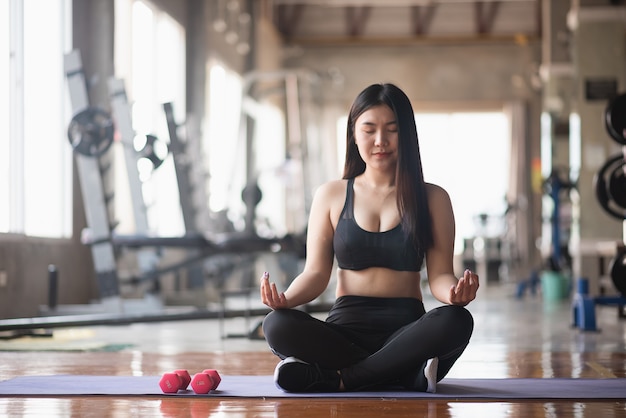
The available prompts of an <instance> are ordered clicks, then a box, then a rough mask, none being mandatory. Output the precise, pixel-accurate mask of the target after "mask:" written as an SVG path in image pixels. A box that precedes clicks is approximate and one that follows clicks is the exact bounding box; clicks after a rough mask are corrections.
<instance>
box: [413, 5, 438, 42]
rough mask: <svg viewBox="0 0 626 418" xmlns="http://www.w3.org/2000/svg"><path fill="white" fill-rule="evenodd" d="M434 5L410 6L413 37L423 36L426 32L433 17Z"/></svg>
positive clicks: (435, 7)
mask: <svg viewBox="0 0 626 418" xmlns="http://www.w3.org/2000/svg"><path fill="white" fill-rule="evenodd" d="M435 9H437V5H436V4H430V5H428V6H411V25H412V28H413V34H414V35H417V36H419V35H424V34H426V33H427V32H428V28H429V27H430V24H431V22H432V21H433V17H434V16H435Z"/></svg>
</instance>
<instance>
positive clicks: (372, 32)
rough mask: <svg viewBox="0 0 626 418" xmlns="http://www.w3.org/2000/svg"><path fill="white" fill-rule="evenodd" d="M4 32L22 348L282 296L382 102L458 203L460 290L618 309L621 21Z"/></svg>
mask: <svg viewBox="0 0 626 418" xmlns="http://www.w3.org/2000/svg"><path fill="white" fill-rule="evenodd" d="M0 19H2V20H1V23H2V24H1V25H0V26H2V27H3V28H5V29H4V30H3V31H2V33H0V51H2V54H0V78H1V79H2V80H4V82H3V86H4V87H3V89H2V91H3V92H4V94H2V95H1V98H0V166H1V167H2V169H1V170H2V174H1V175H0V319H1V320H2V322H3V324H4V328H3V332H15V330H20V329H21V331H24V330H25V329H29V328H31V329H34V328H35V327H29V326H28V323H27V322H19V321H15V320H16V319H29V320H34V321H35V322H37V321H38V320H39V319H41V320H43V318H46V317H54V318H62V317H63V316H64V315H67V314H77V315H84V318H86V320H88V319H89V318H93V317H92V316H90V315H94V314H102V313H104V314H111V315H112V316H111V318H112V319H111V321H110V322H111V323H115V322H116V321H117V322H121V320H120V319H119V314H122V315H124V314H129V315H130V314H132V317H133V319H134V320H137V321H141V320H142V316H143V318H144V319H145V318H152V319H154V318H157V317H160V318H162V319H163V320H167V319H168V315H171V318H176V315H181V316H182V317H184V316H185V315H188V316H187V317H188V318H193V317H194V316H195V317H197V318H198V317H203V316H205V317H207V318H209V317H215V316H216V315H217V316H219V315H225V314H228V313H229V312H228V309H226V307H225V306H226V302H227V301H228V298H229V297H232V298H233V300H235V306H240V305H237V304H236V303H237V300H236V299H237V297H241V296H244V299H245V303H246V304H249V303H252V304H254V303H257V302H258V301H256V300H255V295H254V287H255V284H256V281H257V278H258V277H260V273H261V272H262V271H264V270H271V271H273V272H275V273H273V276H274V277H277V278H280V281H281V282H282V284H283V285H285V286H286V285H287V283H288V281H289V279H290V278H291V277H293V276H294V275H295V274H296V273H297V271H298V269H299V267H300V266H301V262H302V255H303V248H302V244H303V237H304V236H305V235H306V230H305V228H306V219H307V209H308V204H309V202H310V198H311V195H312V192H313V190H314V189H315V187H316V186H317V185H318V184H320V183H321V182H323V181H326V180H328V179H331V178H336V177H338V176H340V175H341V169H342V166H341V165H342V161H343V154H342V152H343V151H342V150H343V147H344V146H345V144H344V140H345V139H344V138H345V120H346V114H347V111H348V109H349V106H350V103H351V102H352V100H353V99H354V97H355V96H356V94H357V93H358V92H359V91H360V90H361V89H363V88H364V87H365V86H367V85H369V84H371V83H376V82H387V81H389V82H393V83H396V84H397V85H399V86H400V87H401V88H403V89H404V90H405V91H406V92H407V94H408V95H409V97H410V98H411V99H412V101H413V105H414V108H415V110H416V120H417V122H418V125H417V126H418V134H419V136H420V144H421V149H422V155H423V159H424V170H425V176H426V178H427V180H428V181H432V182H435V183H439V184H441V185H442V186H444V187H445V188H446V189H448V190H449V192H450V194H451V198H452V200H453V204H454V209H455V212H456V216H457V224H458V227H457V232H458V237H457V238H458V239H457V243H456V248H455V253H456V255H457V265H458V268H459V271H462V270H461V269H462V268H464V267H466V266H469V267H472V268H475V269H476V270H477V271H478V272H479V274H481V277H482V281H483V283H484V285H485V286H490V285H493V286H502V285H506V286H509V288H510V289H514V290H513V292H515V293H516V295H517V296H518V297H520V298H521V297H523V294H524V292H528V291H530V290H529V289H531V288H532V289H533V291H534V290H535V287H534V286H537V289H538V290H539V291H543V292H545V294H546V295H547V292H548V291H550V292H554V291H555V290H554V288H553V287H554V286H551V285H549V284H547V280H550V279H552V278H555V277H557V278H558V279H559V280H563V281H564V282H565V284H564V285H563V286H562V288H559V289H557V290H556V292H557V293H558V294H557V295H556V296H554V295H552V296H551V297H556V298H572V299H574V298H575V297H576V296H580V294H578V295H577V293H580V292H579V291H580V289H579V288H578V283H579V282H578V279H580V278H585V279H587V282H585V285H586V286H587V287H586V288H585V291H586V292H587V295H588V296H590V297H591V299H590V303H592V304H594V303H598V304H600V303H603V302H608V303H610V304H613V305H618V306H620V307H622V308H623V293H624V292H626V290H623V289H624V287H622V290H621V291H620V286H624V283H625V281H626V274H625V273H624V265H623V262H622V258H623V252H622V247H623V241H624V213H626V212H625V210H626V209H625V207H626V206H625V205H626V199H624V197H623V196H624V195H623V193H624V190H626V188H624V183H623V180H624V174H623V169H622V166H623V164H624V161H623V154H622V153H623V148H622V147H623V144H624V143H626V142H625V140H624V132H626V131H623V128H624V126H625V125H626V122H625V121H624V120H625V119H626V110H625V109H626V108H625V107H624V98H623V94H624V93H625V92H626V36H625V35H626V33H625V29H626V6H625V5H624V2H623V1H611V0H553V1H550V0H502V1H454V0H450V1H448V0H436V1H432V2H423V1H418V0H394V1H388V2H386V1H373V0H337V1H324V0H258V1H255V0H210V1H206V0H181V1H168V0H76V1H72V0H8V1H4V2H2V3H1V4H0ZM620 155H622V157H620ZM609 161H613V164H617V167H618V168H617V169H615V168H611V170H613V171H611V172H610V173H609V174H612V175H610V176H609V177H610V178H609V179H608V180H606V181H602V179H599V173H600V172H601V171H610V170H609V169H608V168H607V167H606V165H607V164H608V162H609ZM465 168H468V169H469V170H468V169H465ZM603 169H604V170H603ZM468 174H469V175H468ZM605 183H607V184H606V185H605ZM608 183H610V185H609V184H608ZM600 186H602V187H603V188H602V190H600V188H601V187H600ZM604 186H606V187H604ZM607 190H608V192H607ZM615 204H617V209H615V208H614V206H611V205H615ZM250 294H252V296H250ZM605 296H606V297H608V299H601V298H602V297H605ZM322 299H324V298H322ZM331 299H332V296H331V295H328V297H327V298H326V299H325V300H322V302H329V301H331ZM586 301H587V302H589V300H587V299H586ZM245 306H248V305H245ZM585 306H587V305H583V304H581V305H580V309H579V310H581V311H584V312H586V311H585V309H586V308H585ZM246 309H249V307H248V308H244V309H243V310H238V309H237V308H236V309H234V310H233V311H232V312H230V313H231V314H233V315H238V314H241V313H242V312H243V313H245V312H246ZM98 318H103V317H98ZM171 318H170V319H171ZM584 319H585V320H588V318H584ZM618 320H620V319H616V321H618ZM59 321H60V323H61V324H62V322H63V320H62V319H61V320H59ZM78 322H80V321H78ZM87 322H88V321H87ZM96 322H98V321H96ZM99 323H102V324H106V323H107V321H106V320H100V322H99ZM16 324H17V325H16ZM20 324H22V325H24V324H26V325H25V326H24V327H20ZM578 325H583V326H587V324H578ZM590 326H593V325H590ZM622 337H623V336H622Z"/></svg>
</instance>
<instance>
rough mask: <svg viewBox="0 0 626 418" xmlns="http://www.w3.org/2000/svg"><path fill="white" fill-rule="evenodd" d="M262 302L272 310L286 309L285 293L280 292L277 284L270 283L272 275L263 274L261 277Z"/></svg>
mask: <svg viewBox="0 0 626 418" xmlns="http://www.w3.org/2000/svg"><path fill="white" fill-rule="evenodd" d="M261 301H262V302H263V303H264V304H265V305H267V306H269V307H270V308H272V309H286V308H287V307H288V306H287V298H286V297H285V293H284V292H280V293H279V292H278V289H276V283H270V274H269V273H268V272H265V273H263V276H262V277H261Z"/></svg>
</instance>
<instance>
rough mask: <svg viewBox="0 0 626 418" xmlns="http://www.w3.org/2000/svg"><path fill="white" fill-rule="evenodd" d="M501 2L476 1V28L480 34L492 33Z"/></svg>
mask: <svg viewBox="0 0 626 418" xmlns="http://www.w3.org/2000/svg"><path fill="white" fill-rule="evenodd" d="M501 4H502V3H501V2H500V1H490V2H486V1H477V2H476V3H474V10H475V14H474V16H475V17H476V29H477V32H478V34H479V35H486V34H488V33H491V31H492V30H493V24H494V22H495V21H496V15H497V14H498V9H499V8H500V5H501Z"/></svg>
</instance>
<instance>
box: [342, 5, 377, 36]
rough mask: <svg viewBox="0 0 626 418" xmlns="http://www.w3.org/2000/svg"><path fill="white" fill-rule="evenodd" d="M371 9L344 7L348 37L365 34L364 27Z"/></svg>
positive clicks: (366, 7) (365, 7) (367, 7)
mask: <svg viewBox="0 0 626 418" xmlns="http://www.w3.org/2000/svg"><path fill="white" fill-rule="evenodd" d="M371 11H372V8H371V7H369V6H363V7H352V6H349V7H346V26H347V27H348V36H352V37H356V36H361V35H363V33H364V32H365V26H366V25H367V21H368V20H369V17H370V13H371Z"/></svg>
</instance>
